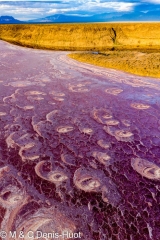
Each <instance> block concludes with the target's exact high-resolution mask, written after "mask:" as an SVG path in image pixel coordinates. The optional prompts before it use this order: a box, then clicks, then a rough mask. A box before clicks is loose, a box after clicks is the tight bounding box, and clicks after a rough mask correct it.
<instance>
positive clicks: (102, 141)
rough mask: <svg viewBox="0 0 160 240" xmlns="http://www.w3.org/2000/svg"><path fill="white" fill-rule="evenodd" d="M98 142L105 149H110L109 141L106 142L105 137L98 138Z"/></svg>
mask: <svg viewBox="0 0 160 240" xmlns="http://www.w3.org/2000/svg"><path fill="white" fill-rule="evenodd" d="M97 144H98V145H99V146H100V147H101V148H104V149H108V148H109V147H110V144H109V143H108V142H105V141H104V140H103V139H100V140H98V141H97Z"/></svg>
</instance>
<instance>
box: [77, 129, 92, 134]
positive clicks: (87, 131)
mask: <svg viewBox="0 0 160 240" xmlns="http://www.w3.org/2000/svg"><path fill="white" fill-rule="evenodd" d="M80 131H81V132H83V133H85V134H88V135H91V134H92V133H93V129H92V128H81V129H80Z"/></svg>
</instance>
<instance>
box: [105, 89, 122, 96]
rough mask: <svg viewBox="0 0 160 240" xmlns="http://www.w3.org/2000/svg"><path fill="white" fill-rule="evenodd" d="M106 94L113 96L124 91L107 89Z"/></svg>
mask: <svg viewBox="0 0 160 240" xmlns="http://www.w3.org/2000/svg"><path fill="white" fill-rule="evenodd" d="M105 92H106V93H109V94H112V95H118V94H120V93H121V92H123V89H119V88H107V89H106V90H105Z"/></svg>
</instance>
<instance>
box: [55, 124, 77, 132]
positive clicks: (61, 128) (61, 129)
mask: <svg viewBox="0 0 160 240" xmlns="http://www.w3.org/2000/svg"><path fill="white" fill-rule="evenodd" d="M73 129H74V128H73V127H71V126H59V127H57V129H56V130H57V132H59V133H68V132H71V131H73Z"/></svg>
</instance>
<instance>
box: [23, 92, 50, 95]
mask: <svg viewBox="0 0 160 240" xmlns="http://www.w3.org/2000/svg"><path fill="white" fill-rule="evenodd" d="M25 95H46V94H45V93H44V92H40V91H27V92H25Z"/></svg>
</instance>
